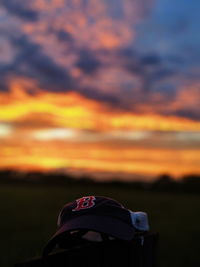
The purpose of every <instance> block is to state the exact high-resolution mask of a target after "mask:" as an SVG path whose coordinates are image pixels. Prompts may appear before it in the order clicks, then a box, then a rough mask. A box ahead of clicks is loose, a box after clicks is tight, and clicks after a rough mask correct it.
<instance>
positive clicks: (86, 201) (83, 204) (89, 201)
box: [72, 196, 95, 211]
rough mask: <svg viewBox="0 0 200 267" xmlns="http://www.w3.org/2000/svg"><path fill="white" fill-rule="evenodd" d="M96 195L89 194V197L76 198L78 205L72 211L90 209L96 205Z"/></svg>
mask: <svg viewBox="0 0 200 267" xmlns="http://www.w3.org/2000/svg"><path fill="white" fill-rule="evenodd" d="M94 201H95V197H94V196H89V197H82V198H80V199H77V200H76V203H77V206H76V208H75V209H73V210H72V211H79V210H83V209H89V208H91V207H93V206H94V205H95V202H94Z"/></svg>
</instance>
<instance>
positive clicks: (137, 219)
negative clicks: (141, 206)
mask: <svg viewBox="0 0 200 267" xmlns="http://www.w3.org/2000/svg"><path fill="white" fill-rule="evenodd" d="M130 215H131V220H132V224H133V226H134V227H135V228H136V229H137V230H139V231H149V221H148V215H147V213H146V212H143V211H136V212H133V211H131V210H130Z"/></svg>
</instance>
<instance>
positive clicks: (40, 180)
mask: <svg viewBox="0 0 200 267" xmlns="http://www.w3.org/2000/svg"><path fill="white" fill-rule="evenodd" d="M0 184H12V185H22V184H24V185H53V186H55V185H57V186H69V185H75V184H78V185H104V186H116V187H124V188H130V189H135V190H146V191H153V192H177V193H178V192H180V193H182V192H185V193H196V194H199V193H200V175H196V174H191V175H186V176H183V177H182V178H180V179H178V180H177V179H174V178H173V177H172V176H170V175H168V174H163V175H160V176H159V177H157V178H156V179H155V180H151V181H148V182H147V181H142V180H135V177H133V180H132V181H121V180H120V181H119V180H115V179H113V180H109V181H96V180H94V179H92V178H91V177H89V176H82V177H79V178H75V177H74V176H73V175H70V174H64V173H57V172H50V173H44V172H18V171H13V170H0Z"/></svg>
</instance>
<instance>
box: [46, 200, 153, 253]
mask: <svg viewBox="0 0 200 267" xmlns="http://www.w3.org/2000/svg"><path fill="white" fill-rule="evenodd" d="M57 226H58V229H57V231H56V233H55V234H54V235H53V236H52V238H51V239H50V240H49V242H48V243H47V245H46V247H45V248H44V251H43V255H47V254H48V253H50V252H51V250H52V249H53V247H54V246H55V245H56V244H57V242H58V240H59V238H60V237H61V236H62V235H63V234H64V233H69V232H71V231H76V230H81V229H85V230H92V231H96V232H100V233H104V234H107V235H109V236H111V237H114V238H116V239H120V240H125V241H130V240H132V239H133V238H134V236H135V233H136V232H137V231H147V230H148V229H149V226H148V219H147V214H146V213H144V212H133V211H131V210H128V209H126V208H125V207H124V206H123V205H122V204H121V203H119V202H118V201H116V200H114V199H111V198H108V197H104V196H84V197H81V198H79V199H77V200H75V201H72V202H70V203H67V204H66V205H64V207H63V208H62V210H61V211H60V213H59V216H58V221H57Z"/></svg>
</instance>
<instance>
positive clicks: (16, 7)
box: [1, 0, 38, 22]
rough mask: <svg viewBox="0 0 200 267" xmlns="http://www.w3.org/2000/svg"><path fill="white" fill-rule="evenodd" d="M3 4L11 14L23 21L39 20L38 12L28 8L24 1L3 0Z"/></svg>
mask: <svg viewBox="0 0 200 267" xmlns="http://www.w3.org/2000/svg"><path fill="white" fill-rule="evenodd" d="M1 4H2V6H3V7H4V8H5V9H6V10H7V11H8V12H9V13H11V14H13V15H14V16H17V17H19V18H21V19H23V20H27V21H32V22H34V21H36V20H38V12H37V11H36V10H32V9H31V8H30V7H28V5H27V2H25V1H23V0H1Z"/></svg>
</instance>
